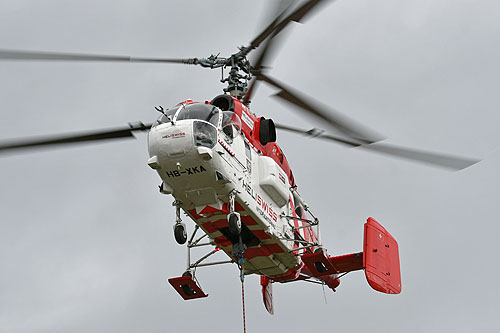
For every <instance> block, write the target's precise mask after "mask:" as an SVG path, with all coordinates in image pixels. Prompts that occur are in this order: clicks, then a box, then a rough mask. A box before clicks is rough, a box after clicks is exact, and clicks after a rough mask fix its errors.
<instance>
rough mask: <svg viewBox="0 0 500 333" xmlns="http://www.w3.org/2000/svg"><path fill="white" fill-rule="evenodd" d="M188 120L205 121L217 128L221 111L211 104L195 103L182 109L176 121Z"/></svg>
mask: <svg viewBox="0 0 500 333" xmlns="http://www.w3.org/2000/svg"><path fill="white" fill-rule="evenodd" d="M186 119H198V120H204V121H206V122H209V123H211V124H212V125H214V126H217V124H218V122H219V109H218V108H216V107H215V106H213V105H210V104H200V103H193V104H188V105H184V106H182V107H181V109H180V111H179V113H178V114H177V118H176V121H178V120H186Z"/></svg>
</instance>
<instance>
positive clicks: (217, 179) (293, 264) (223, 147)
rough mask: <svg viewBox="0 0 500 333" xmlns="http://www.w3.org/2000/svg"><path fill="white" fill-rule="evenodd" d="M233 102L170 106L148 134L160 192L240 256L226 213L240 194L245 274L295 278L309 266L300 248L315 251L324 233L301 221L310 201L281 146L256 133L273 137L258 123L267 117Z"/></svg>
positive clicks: (237, 205) (228, 251)
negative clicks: (302, 194) (302, 195)
mask: <svg viewBox="0 0 500 333" xmlns="http://www.w3.org/2000/svg"><path fill="white" fill-rule="evenodd" d="M224 96H227V95H224ZM228 98H231V100H233V98H232V97H230V96H228ZM225 100H226V101H229V100H228V99H227V97H226V98H225ZM233 101H234V105H235V106H237V107H236V108H235V107H231V108H229V109H228V108H227V107H224V105H221V104H223V103H221V102H220V99H219V106H221V107H222V109H226V110H221V109H220V108H219V107H217V106H216V105H217V100H216V102H215V103H213V102H212V103H208V102H207V103H205V104H203V103H195V102H192V101H190V100H188V101H186V102H184V103H180V104H179V105H177V106H175V107H174V108H171V109H169V110H167V111H166V112H164V115H163V116H162V117H161V118H163V120H161V119H160V120H159V121H158V123H157V124H155V125H153V127H152V128H151V131H150V132H149V154H150V159H149V162H148V163H149V165H150V166H151V167H152V168H153V169H155V170H156V171H157V172H158V174H159V176H160V177H161V179H162V181H163V183H162V185H161V189H160V190H161V192H163V193H165V194H171V195H172V196H173V197H174V198H175V203H176V204H177V205H179V206H180V207H181V208H182V210H184V212H185V213H186V214H187V215H189V216H190V217H191V218H192V220H193V221H194V222H195V223H196V225H198V226H199V227H200V228H201V229H203V231H204V232H205V233H206V234H207V235H208V236H209V237H210V240H211V242H212V244H213V245H215V246H216V247H218V248H220V249H222V250H223V251H224V252H225V253H226V254H227V255H228V256H229V257H230V258H232V259H233V260H234V261H235V262H236V261H237V258H235V255H234V253H233V245H234V244H236V243H238V241H239V239H238V237H237V236H235V235H233V234H232V233H231V232H230V230H229V225H228V218H227V216H228V214H229V213H230V210H231V207H230V206H231V205H230V198H231V195H234V200H235V201H234V211H235V212H238V213H239V214H240V216H241V222H242V223H241V224H242V231H241V237H242V242H243V243H244V244H245V246H246V250H245V251H244V254H243V258H244V259H245V264H244V266H243V267H244V272H245V274H252V273H255V274H259V275H264V276H267V277H270V278H272V279H273V280H274V281H282V282H285V281H290V280H295V279H297V278H299V276H300V273H301V270H302V269H303V268H304V264H303V263H302V261H301V259H300V254H301V253H302V252H303V251H307V250H308V251H314V250H316V248H313V247H312V246H311V247H310V248H307V246H304V244H308V243H311V244H312V243H317V236H316V234H315V233H314V232H313V230H312V228H311V227H310V226H308V225H307V224H306V223H305V222H303V221H301V220H300V219H301V218H304V219H305V212H304V204H303V202H302V199H300V196H299V195H298V193H297V192H296V187H295V184H294V181H293V176H291V171H290V168H289V166H288V162H287V161H286V158H285V157H284V155H283V153H282V151H281V149H280V148H279V147H278V146H277V145H276V144H275V143H274V142H265V141H264V143H265V145H263V144H262V143H261V142H259V141H260V140H258V139H257V138H256V137H255V136H254V134H257V136H260V137H261V138H262V137H265V136H266V135H263V134H262V131H263V130H266V129H265V128H266V127H262V126H261V127H260V128H259V123H260V121H263V120H262V119H257V118H256V117H255V116H254V115H253V114H251V113H250V112H249V111H248V109H247V108H246V107H245V106H244V105H243V104H241V103H240V102H239V101H238V100H236V99H234V100H233ZM229 102H230V101H229ZM213 104H215V105H213ZM226 106H227V105H226ZM240 119H243V121H241V120H240ZM271 126H272V125H271ZM268 127H269V126H268ZM259 130H260V131H259ZM272 130H273V129H272V128H271V131H272ZM268 131H269V130H268ZM259 132H260V133H259ZM259 134H260V135H259ZM268 134H269V133H268ZM268 136H269V137H271V139H272V136H273V135H272V133H271V134H269V135H268ZM285 170H286V171H285ZM290 178H292V179H290ZM300 227H302V228H300ZM297 228H298V229H297Z"/></svg>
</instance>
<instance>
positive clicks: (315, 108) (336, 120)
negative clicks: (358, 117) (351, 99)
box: [257, 73, 384, 144]
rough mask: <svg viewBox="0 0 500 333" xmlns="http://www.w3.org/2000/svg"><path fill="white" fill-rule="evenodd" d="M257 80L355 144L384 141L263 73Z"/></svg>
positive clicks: (373, 133)
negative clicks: (276, 89)
mask: <svg viewBox="0 0 500 333" xmlns="http://www.w3.org/2000/svg"><path fill="white" fill-rule="evenodd" d="M257 79H258V80H262V81H264V82H267V83H268V84H270V85H272V86H274V87H276V88H278V89H280V91H279V92H278V93H277V94H276V96H278V97H280V98H281V99H283V100H285V101H287V102H289V103H291V104H294V105H296V106H298V107H299V108H301V109H302V110H304V111H307V113H308V114H309V115H311V114H312V115H314V116H315V117H316V118H318V119H320V120H322V121H326V122H327V123H328V124H329V125H330V126H332V127H333V128H335V129H337V130H339V131H340V132H342V133H343V134H345V135H346V136H348V137H349V138H351V139H352V140H354V141H355V142H358V143H362V144H367V143H374V142H377V141H380V140H382V139H384V137H382V136H381V135H380V134H378V133H375V132H374V131H373V130H370V129H368V128H366V127H365V126H363V125H361V124H359V123H357V122H355V121H354V120H352V119H349V118H348V117H346V116H344V115H342V114H340V113H339V112H338V111H335V110H332V109H328V110H327V109H326V108H325V107H323V106H321V105H320V104H319V103H318V102H315V101H313V100H312V99H310V98H308V97H306V96H303V95H301V94H300V93H299V92H297V91H293V90H292V88H290V87H285V86H284V84H283V83H278V82H277V81H276V80H274V79H271V78H270V77H269V76H267V75H265V74H263V73H260V74H257Z"/></svg>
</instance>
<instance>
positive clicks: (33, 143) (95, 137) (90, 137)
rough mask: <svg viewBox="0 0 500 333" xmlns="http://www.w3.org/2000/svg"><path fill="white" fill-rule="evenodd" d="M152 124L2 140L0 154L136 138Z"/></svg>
mask: <svg viewBox="0 0 500 333" xmlns="http://www.w3.org/2000/svg"><path fill="white" fill-rule="evenodd" d="M150 128H151V124H143V123H136V124H130V125H129V126H128V127H122V128H115V129H107V130H100V131H93V132H84V133H72V134H66V135H54V136H46V137H38V138H30V139H21V140H9V141H5V142H0V154H2V153H7V152H14V151H18V150H24V149H28V148H29V149H40V148H49V147H56V146H62V145H70V144H77V143H86V142H87V143H88V142H95V141H106V140H115V139H126V138H134V135H133V132H137V131H147V130H149V129H150Z"/></svg>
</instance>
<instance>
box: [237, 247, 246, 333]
mask: <svg viewBox="0 0 500 333" xmlns="http://www.w3.org/2000/svg"><path fill="white" fill-rule="evenodd" d="M244 262H245V259H243V255H241V254H240V255H239V256H238V268H239V269H240V281H241V304H242V308H243V333H246V332H247V324H246V316H245V274H244V272H243V263H244Z"/></svg>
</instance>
